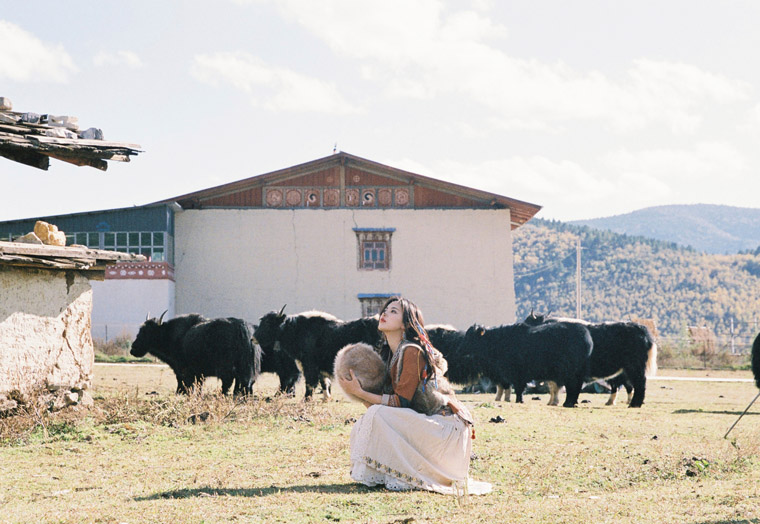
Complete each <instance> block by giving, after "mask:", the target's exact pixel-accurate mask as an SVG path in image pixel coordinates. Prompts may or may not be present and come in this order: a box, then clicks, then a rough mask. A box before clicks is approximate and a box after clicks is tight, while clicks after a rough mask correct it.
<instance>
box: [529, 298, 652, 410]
mask: <svg viewBox="0 0 760 524" xmlns="http://www.w3.org/2000/svg"><path fill="white" fill-rule="evenodd" d="M525 323H526V324H530V325H541V324H546V323H576V324H579V323H580V324H582V325H584V326H585V327H586V328H587V329H588V330H589V333H590V334H591V339H592V340H593V342H594V349H593V351H592V352H591V358H590V362H589V375H588V376H587V377H586V378H587V379H588V380H596V379H600V378H603V379H606V380H607V382H608V383H609V384H610V387H611V389H612V391H611V393H610V398H609V400H608V401H607V405H608V406H611V405H613V404H614V403H615V397H616V396H617V391H618V389H619V388H620V386H621V385H624V386H625V388H626V390H627V391H628V405H629V406H630V407H632V408H640V407H641V406H642V404H643V403H644V396H645V393H646V382H647V376H650V377H653V376H655V375H656V374H657V344H656V343H655V341H654V338H652V335H651V334H650V333H649V330H648V329H647V328H646V327H645V326H642V325H641V324H637V323H635V322H606V323H602V324H591V323H588V322H581V321H578V320H574V319H549V318H546V316H544V315H535V314H534V313H533V312H531V314H530V315H529V316H528V318H526V319H525ZM631 389H632V390H633V396H631ZM552 394H553V395H556V393H554V392H553V393H552Z"/></svg>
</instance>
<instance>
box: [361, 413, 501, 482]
mask: <svg viewBox="0 0 760 524" xmlns="http://www.w3.org/2000/svg"><path fill="white" fill-rule="evenodd" d="M470 436H471V430H470V427H469V426H467V425H466V424H465V423H464V421H462V419H460V418H459V417H457V416H456V415H449V416H443V415H433V416H426V415H423V414H420V413H417V412H416V411H414V410H412V409H408V408H396V407H390V406H382V405H374V406H371V407H370V408H369V409H368V410H367V412H366V413H365V414H364V415H363V416H362V417H361V418H360V419H359V420H358V421H357V422H356V424H354V428H353V429H352V430H351V478H353V479H354V480H356V481H357V482H361V483H362V484H366V485H367V486H377V485H379V484H383V485H385V487H386V488H388V489H390V490H397V491H400V490H408V489H424V490H428V491H436V492H438V493H444V494H451V495H461V494H463V493H470V494H472V495H481V494H484V493H488V492H489V491H491V485H490V484H489V483H487V482H477V481H474V480H472V479H470V478H469V477H468V471H469V469H470V454H471V452H472V439H471V437H470Z"/></svg>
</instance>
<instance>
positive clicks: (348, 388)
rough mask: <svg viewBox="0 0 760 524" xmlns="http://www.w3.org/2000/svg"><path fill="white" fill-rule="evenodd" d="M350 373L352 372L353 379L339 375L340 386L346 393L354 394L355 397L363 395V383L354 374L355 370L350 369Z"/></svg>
mask: <svg viewBox="0 0 760 524" xmlns="http://www.w3.org/2000/svg"><path fill="white" fill-rule="evenodd" d="M348 371H349V373H351V379H350V380H349V379H347V378H345V377H341V376H339V377H338V381H339V382H340V387H341V388H342V389H343V391H345V392H346V393H348V394H350V395H353V396H355V397H361V394H362V393H363V392H364V389H362V385H361V383H360V382H359V379H358V378H356V375H354V370H353V369H349V370H348Z"/></svg>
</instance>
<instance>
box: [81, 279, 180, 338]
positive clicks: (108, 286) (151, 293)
mask: <svg viewBox="0 0 760 524" xmlns="http://www.w3.org/2000/svg"><path fill="white" fill-rule="evenodd" d="M92 294H93V298H92V303H93V305H92V337H93V338H94V339H99V340H112V339H114V338H116V337H118V336H122V335H124V336H128V337H130V338H134V337H135V335H137V332H138V331H139V329H140V326H141V325H142V323H143V322H145V316H146V315H147V314H148V313H150V316H151V317H158V316H159V315H161V313H163V312H164V311H165V310H168V313H167V314H166V318H172V317H173V316H174V299H175V290H174V282H172V281H171V280H168V279H167V280H134V279H129V280H108V279H107V280H103V281H95V282H92Z"/></svg>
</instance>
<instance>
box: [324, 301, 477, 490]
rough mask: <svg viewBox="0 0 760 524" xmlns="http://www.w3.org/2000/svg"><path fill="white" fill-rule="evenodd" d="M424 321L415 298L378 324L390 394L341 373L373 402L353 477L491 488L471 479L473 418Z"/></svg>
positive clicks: (360, 428) (403, 484)
mask: <svg viewBox="0 0 760 524" xmlns="http://www.w3.org/2000/svg"><path fill="white" fill-rule="evenodd" d="M423 326H424V323H423V319H422V313H421V312H420V311H419V309H418V308H417V306H415V305H414V304H413V303H412V302H410V301H408V300H406V299H404V298H400V297H394V298H391V299H389V300H388V301H387V302H386V303H385V305H384V306H383V309H382V310H381V312H380V320H379V326H378V329H379V330H380V331H381V332H382V333H383V334H384V335H385V344H384V346H383V350H382V354H381V356H382V357H383V360H384V362H385V363H386V367H387V370H388V378H387V380H386V384H385V386H384V388H383V394H377V393H372V392H369V391H365V390H364V389H362V386H361V384H360V382H359V380H358V379H357V378H356V377H355V375H354V373H353V371H351V373H350V374H351V379H350V380H349V379H346V378H345V377H343V376H339V377H338V380H339V381H340V382H339V383H340V386H341V388H342V389H343V390H344V391H345V392H346V393H348V394H350V395H353V396H354V397H357V398H359V399H360V400H361V401H362V402H363V403H364V404H365V405H366V406H368V407H369V409H368V410H367V412H366V413H365V414H364V415H363V416H362V417H361V418H360V419H359V421H358V422H357V423H356V424H355V425H354V428H353V430H352V431H351V478H353V479H354V480H356V481H358V482H361V483H362V484H366V485H367V486H376V485H385V487H386V488H387V489H390V490H394V491H399V490H408V489H423V490H429V491H436V492H439V493H445V494H456V495H459V494H462V493H464V494H466V493H468V492H469V493H472V494H483V493H488V492H489V491H491V485H490V484H488V483H486V482H477V481H474V480H471V479H469V478H468V471H469V468H470V454H471V452H472V438H471V436H474V433H473V431H472V427H471V426H472V416H471V415H470V413H469V412H468V410H467V408H465V407H464V405H462V404H461V403H460V402H458V401H457V400H456V398H454V396H453V390H452V389H451V388H450V387H439V386H443V385H444V384H448V383H447V382H446V380H445V378H444V377H443V373H444V370H445V360H443V356H442V355H441V354H440V352H438V351H437V350H436V349H435V348H434V347H433V346H432V345H431V344H430V341H429V340H428V337H427V332H426V331H425V328H424V327H423ZM441 368H443V370H442V369H441ZM405 408H406V409H405ZM409 408H411V409H409ZM415 409H416V411H415Z"/></svg>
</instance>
